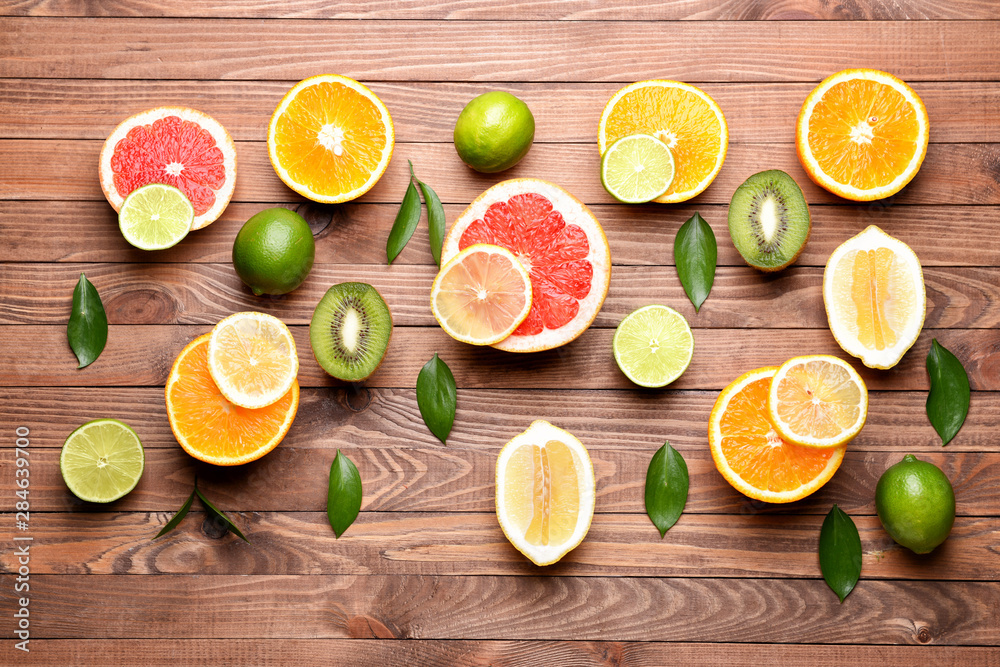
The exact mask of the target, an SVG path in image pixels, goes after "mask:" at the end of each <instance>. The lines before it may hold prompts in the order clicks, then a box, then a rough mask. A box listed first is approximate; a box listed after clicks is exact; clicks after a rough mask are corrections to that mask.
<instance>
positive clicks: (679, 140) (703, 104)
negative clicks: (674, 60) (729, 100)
mask: <svg viewBox="0 0 1000 667" xmlns="http://www.w3.org/2000/svg"><path fill="white" fill-rule="evenodd" d="M634 134H649V135H652V136H654V137H656V138H657V139H659V140H660V141H662V142H663V143H665V144H666V145H667V148H669V149H670V152H671V153H672V154H673V158H674V164H675V167H676V174H675V175H674V178H673V181H672V182H671V184H670V187H669V188H667V191H666V192H664V193H663V194H662V195H660V196H659V197H657V198H656V199H654V200H653V201H656V202H660V203H664V204H669V203H675V202H682V201H687V200H688V199H691V198H692V197H694V196H696V195H698V194H699V193H701V192H702V191H704V190H705V188H707V187H708V186H709V185H710V184H711V183H712V181H713V180H715V177H716V176H718V175H719V171H720V170H721V169H722V163H723V162H724V161H725V160H726V151H727V149H728V148H729V128H728V126H727V125H726V118H725V116H723V115H722V109H720V108H719V105H718V104H716V103H715V100H713V99H712V98H711V97H709V96H708V95H707V94H706V93H705V92H704V91H703V90H701V89H699V88H696V87H694V86H692V85H689V84H686V83H681V82H680V81H669V80H651V81H639V82H637V83H633V84H630V85H628V86H625V87H624V88H622V89H621V90H619V91H618V92H617V93H615V94H614V95H613V96H612V97H611V100H610V101H609V102H608V104H607V106H605V107H604V113H602V114H601V122H600V125H599V126H598V130H597V147H598V148H599V149H600V151H601V155H604V152H605V151H606V150H608V147H609V146H611V144H613V143H614V142H615V141H617V140H619V139H621V138H622V137H629V136H632V135H634Z"/></svg>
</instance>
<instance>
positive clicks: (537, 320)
mask: <svg viewBox="0 0 1000 667" xmlns="http://www.w3.org/2000/svg"><path fill="white" fill-rule="evenodd" d="M480 243H484V244H488V245H496V246H500V247H502V248H506V249H507V250H509V251H510V252H512V253H513V254H514V256H515V257H516V258H517V260H518V262H520V264H521V265H522V266H523V267H524V268H525V270H526V271H527V272H528V274H529V275H530V276H531V303H532V305H531V310H530V311H529V312H528V317H527V318H525V320H524V321H523V322H522V323H521V324H520V326H518V327H517V328H516V329H515V330H514V332H513V333H512V334H511V335H510V336H508V337H507V338H505V339H503V340H501V341H500V342H498V343H496V344H494V347H496V348H498V349H501V350H507V351H509V352H537V351H539V350H548V349H552V348H554V347H559V346H560V345H565V344H566V343H568V342H570V341H572V340H574V339H576V338H577V336H579V335H580V334H582V333H583V332H584V331H586V330H587V328H588V327H589V326H590V324H591V323H592V322H593V321H594V318H595V317H597V313H598V311H600V309H601V305H602V304H603V303H604V297H605V296H607V293H608V284H609V283H610V281H611V251H610V249H609V248H608V240H607V238H606V237H605V236H604V231H603V230H602V229H601V225H600V223H598V222H597V219H596V218H595V217H594V216H593V214H592V213H591V212H590V210H588V209H587V207H586V206H584V205H583V203H582V202H580V201H579V200H578V199H576V198H575V197H574V196H573V195H571V194H570V193H568V192H566V191H565V190H563V189H562V188H560V187H559V186H558V185H554V184H552V183H549V182H547V181H541V180H537V179H533V178H519V179H513V180H509V181H503V182H501V183H497V184H496V185H494V186H493V187H492V188H490V189H489V190H487V191H486V192H484V193H483V194H481V195H479V197H477V198H476V200H475V201H474V202H472V204H470V205H469V207H468V208H467V209H466V210H465V211H464V212H463V213H462V215H460V216H459V217H458V219H457V220H456V221H455V224H454V225H452V227H451V230H450V231H449V232H448V236H447V238H445V241H444V248H443V249H442V251H441V263H442V265H444V264H445V263H447V262H448V261H450V260H451V259H452V258H453V257H455V256H456V255H457V254H458V253H459V252H460V251H462V250H464V249H466V248H468V247H469V246H472V245H476V244H480Z"/></svg>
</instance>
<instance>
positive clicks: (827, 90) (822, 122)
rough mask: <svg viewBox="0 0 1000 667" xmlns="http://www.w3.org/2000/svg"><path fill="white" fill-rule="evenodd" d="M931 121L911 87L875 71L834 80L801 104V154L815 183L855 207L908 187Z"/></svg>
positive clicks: (798, 129) (828, 80) (924, 147)
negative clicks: (850, 201)
mask: <svg viewBox="0 0 1000 667" xmlns="http://www.w3.org/2000/svg"><path fill="white" fill-rule="evenodd" d="M929 128H930V122H929V121H928V118H927V109H926V108H925V107H924V103H923V102H922V101H921V100H920V97H918V96H917V94H916V93H915V92H913V89H912V88H910V87H909V86H908V85H906V84H905V83H904V82H903V81H900V80H899V79H897V78H896V77H894V76H893V75H891V74H888V73H886V72H880V71H878V70H874V69H847V70H844V71H842V72H837V73H836V74H834V75H832V76H829V77H827V78H825V79H823V81H822V82H821V83H820V84H819V85H818V86H817V87H816V89H815V90H813V91H812V92H811V93H810V94H809V97H807V98H806V101H805V102H804V103H803V104H802V110H801V111H800V112H799V120H798V124H797V126H796V130H795V148H796V150H797V152H798V154H799V161H800V162H802V166H803V167H804V168H805V170H806V173H807V174H809V178H811V179H812V180H813V181H814V182H815V183H816V184H817V185H819V186H821V187H824V188H826V189H827V190H829V191H830V192H832V193H833V194H835V195H839V196H841V197H844V198H845V199H853V200H855V201H870V200H873V199H882V198H884V197H889V196H891V195H894V194H896V193H897V192H899V191H900V190H902V189H903V187H904V186H905V185H906V184H907V183H909V182H910V181H911V180H912V179H913V177H914V176H916V175H917V171H918V170H919V169H920V164H921V163H922V162H923V161H924V155H926V154H927V141H928V137H929Z"/></svg>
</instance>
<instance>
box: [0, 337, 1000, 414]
mask: <svg viewBox="0 0 1000 667" xmlns="http://www.w3.org/2000/svg"><path fill="white" fill-rule="evenodd" d="M290 328H291V330H292V335H293V336H294V337H295V340H296V346H297V348H298V350H299V361H300V367H299V375H298V379H299V383H300V384H301V385H302V386H305V387H327V386H342V383H339V382H338V381H336V380H334V379H333V378H331V377H329V376H328V375H327V374H326V373H324V372H323V371H322V369H320V367H319V365H318V364H317V363H316V361H315V360H314V359H313V358H312V357H311V356H310V355H309V352H308V350H310V347H309V330H308V327H306V326H304V325H302V326H300V325H293V326H292V327H290ZM210 330H211V327H209V326H208V325H159V324H148V325H112V326H111V328H110V332H109V334H108V344H107V347H106V348H105V350H104V352H103V355H102V357H101V359H99V360H98V361H97V362H95V363H94V364H92V365H91V366H88V367H87V368H85V369H83V370H82V371H80V370H77V368H76V366H77V364H76V360H75V358H74V357H73V353H72V351H71V350H70V349H69V345H67V344H66V328H65V326H61V325H34V324H23V325H0V339H2V340H4V341H6V342H7V345H8V349H11V350H28V349H44V350H46V354H45V355H35V356H27V357H26V356H23V355H6V356H3V357H2V358H0V387H46V386H54V385H61V386H70V387H73V386H92V387H106V386H150V385H162V384H164V382H165V381H166V377H167V373H168V372H169V371H170V367H171V365H172V364H173V361H174V359H175V358H176V356H177V354H178V353H179V352H180V351H181V350H182V349H183V348H184V346H185V345H186V344H187V343H189V342H190V341H191V340H192V339H194V338H195V337H196V336H199V335H201V334H203V333H206V332H208V331H210ZM613 333H614V332H613V331H612V330H611V329H596V328H595V329H590V330H588V331H586V332H584V333H583V334H582V335H581V336H580V338H578V339H577V340H576V341H574V342H573V343H572V344H570V345H566V346H563V347H561V348H557V349H555V350H549V351H546V352H537V353H534V354H525V355H520V356H518V355H514V354H511V353H509V352H501V351H499V350H494V349H492V348H483V347H475V346H470V345H465V344H464V343H459V342H457V341H455V340H453V339H452V338H450V337H449V336H448V334H446V333H444V331H442V330H441V329H439V328H437V327H429V328H423V327H396V328H395V330H394V333H393V340H392V343H391V344H390V346H389V351H388V353H387V354H386V357H385V360H384V361H383V363H382V365H381V366H380V367H379V369H378V370H377V371H376V372H375V373H374V374H373V375H372V376H371V377H370V378H369V379H368V380H366V381H365V384H366V386H368V387H411V386H413V384H414V383H415V382H416V377H417V374H418V373H419V372H420V369H421V368H422V367H423V365H424V364H425V363H426V362H427V360H428V359H430V358H431V357H432V356H433V355H434V354H435V353H437V354H440V356H441V357H442V358H443V359H445V360H446V361H447V362H448V365H449V366H450V367H451V369H452V371H453V372H454V374H455V380H456V382H457V383H458V386H459V387H460V388H467V387H477V388H491V389H497V388H517V389H532V388H534V389H561V388H565V387H567V386H570V385H572V387H573V388H574V389H611V388H617V389H624V390H628V391H631V392H635V393H634V394H633V395H634V396H656V395H659V396H661V397H669V396H670V395H671V393H672V392H671V391H670V390H668V391H666V392H643V391H641V390H639V389H638V388H636V387H635V385H633V384H631V383H630V382H629V381H628V380H627V379H626V378H625V376H624V375H623V374H622V372H621V371H620V370H619V369H618V367H617V365H615V362H614V359H613V357H612V355H611V337H612V335H613ZM933 335H934V337H936V338H937V339H939V341H940V343H941V344H942V345H944V346H945V347H947V348H948V349H949V350H951V351H952V352H953V353H954V354H955V355H956V356H957V357H958V358H959V359H961V360H962V363H963V364H964V366H965V369H966V371H967V372H968V374H969V382H970V384H971V386H972V388H973V389H974V390H977V391H997V390H1000V370H998V369H1000V338H998V337H997V335H996V332H995V331H993V330H989V329H948V330H944V329H942V330H939V331H936V332H934V334H933ZM930 344H931V334H930V333H929V332H927V333H924V334H923V335H922V336H921V337H920V338H919V339H918V340H917V342H916V344H915V345H914V346H913V348H911V349H910V351H909V352H908V353H907V354H906V355H905V356H904V357H903V359H902V361H900V363H899V364H898V365H896V366H895V367H894V368H892V369H890V370H889V371H875V370H871V369H867V368H858V371H859V372H860V373H861V376H862V377H863V378H864V380H865V383H866V384H867V385H868V388H869V389H888V390H895V391H906V390H926V389H927V373H926V371H925V370H924V369H925V358H926V356H927V351H928V350H929V349H930ZM805 353H809V354H832V355H835V356H840V357H842V358H845V359H849V360H850V358H849V357H848V356H847V355H846V354H845V353H844V352H843V351H842V350H841V349H840V347H839V346H838V345H837V343H836V341H834V339H833V336H832V335H831V334H830V332H829V330H828V329H787V330H785V331H782V332H781V335H780V336H776V335H775V333H774V331H769V330H767V329H699V330H698V331H697V335H696V337H695V354H694V358H693V360H692V362H691V366H690V367H689V368H688V370H687V371H686V372H685V373H684V375H683V376H682V377H681V378H679V379H678V380H677V381H676V382H674V383H673V384H672V385H670V386H671V390H676V389H716V390H718V389H722V388H723V387H725V386H726V385H727V384H729V382H731V381H732V380H733V379H735V378H736V377H737V376H738V375H739V373H741V372H744V371H746V370H750V369H753V368H758V367H761V366H768V365H778V364H781V363H783V362H784V361H786V360H787V359H790V358H791V357H794V356H797V355H800V354H805ZM720 359H725V360H726V363H724V364H720V363H718V360H720ZM855 366H858V364H855Z"/></svg>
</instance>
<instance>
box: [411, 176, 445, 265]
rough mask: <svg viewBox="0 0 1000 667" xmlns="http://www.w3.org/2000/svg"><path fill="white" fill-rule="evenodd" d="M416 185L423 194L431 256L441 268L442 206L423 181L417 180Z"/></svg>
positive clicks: (442, 238) (435, 194) (442, 241)
mask: <svg viewBox="0 0 1000 667" xmlns="http://www.w3.org/2000/svg"><path fill="white" fill-rule="evenodd" d="M417 185H419V186H420V191H421V192H423V193H424V204H426V205H427V227H428V230H427V235H428V236H429V237H430V241H431V256H432V257H434V263H435V264H437V265H438V266H441V247H442V246H443V245H444V206H442V205H441V199H440V198H438V196H437V193H436V192H434V190H432V189H431V186H429V185H427V184H426V183H424V182H423V181H420V180H418V181H417Z"/></svg>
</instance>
